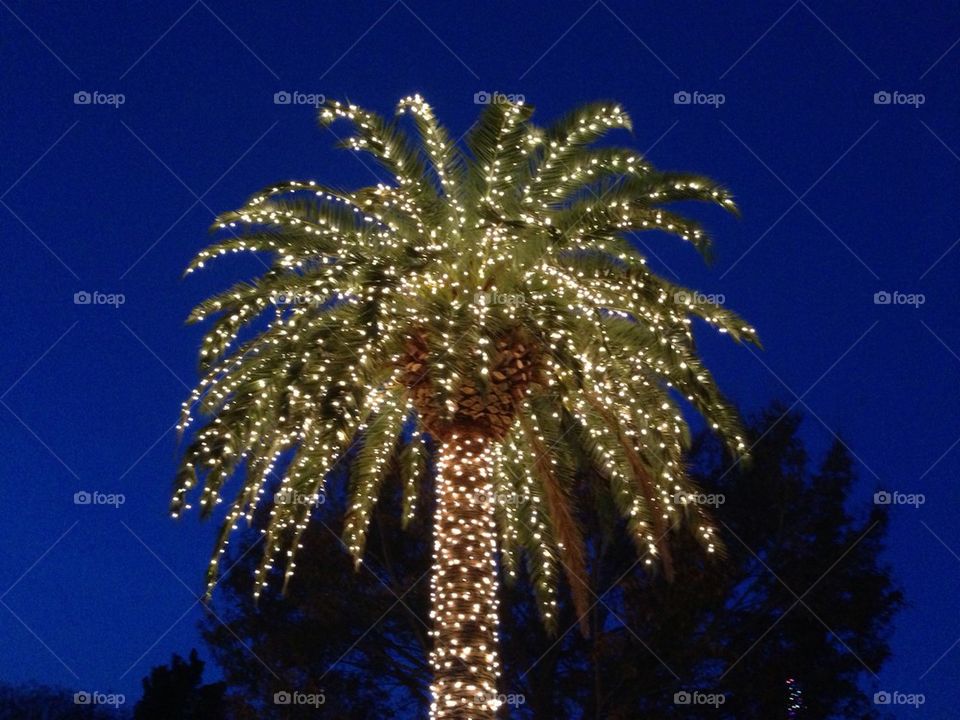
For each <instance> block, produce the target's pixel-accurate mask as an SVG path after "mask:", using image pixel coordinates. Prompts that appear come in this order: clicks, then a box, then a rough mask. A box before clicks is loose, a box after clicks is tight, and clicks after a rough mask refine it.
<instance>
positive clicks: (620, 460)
mask: <svg viewBox="0 0 960 720" xmlns="http://www.w3.org/2000/svg"><path fill="white" fill-rule="evenodd" d="M399 115H400V116H404V115H409V116H411V117H412V121H413V123H412V124H413V125H414V126H415V130H416V135H417V137H416V138H415V139H414V138H412V137H410V136H408V135H407V134H405V133H404V132H403V131H402V129H401V126H400V123H401V120H400V119H399V118H398V119H397V120H387V119H384V118H383V117H381V116H379V115H377V114H375V113H372V112H369V111H367V110H364V109H361V108H359V107H357V106H355V105H352V104H347V103H340V102H329V103H327V104H326V105H325V106H324V107H322V108H321V111H320V122H321V123H323V124H328V123H333V122H334V121H338V120H343V121H346V122H348V123H349V124H350V125H351V127H352V129H353V132H354V134H353V136H352V137H350V138H349V139H347V140H346V141H345V142H344V144H345V145H346V146H347V147H349V148H351V149H353V150H357V151H363V152H367V153H370V154H371V155H372V156H373V157H374V158H375V159H376V160H377V161H378V162H379V163H380V164H381V165H382V166H383V167H384V168H385V169H386V170H387V171H388V172H389V173H390V174H391V176H392V182H391V183H390V184H379V185H377V186H375V187H367V188H363V189H360V190H356V191H353V192H345V191H340V190H337V189H334V188H332V187H328V186H324V185H320V184H317V183H315V182H312V181H310V182H299V181H290V182H285V183H281V184H277V185H274V186H271V187H269V188H267V189H265V190H263V191H262V192H260V193H258V194H257V195H255V196H254V197H253V198H252V199H251V200H250V201H249V202H248V203H247V204H246V205H245V206H244V207H242V208H241V209H239V210H237V211H234V212H229V213H226V214H224V215H222V216H221V217H220V218H218V221H217V224H216V225H215V228H214V229H216V230H219V231H222V232H223V233H224V235H225V237H224V239H222V240H220V241H218V242H216V243H215V244H213V245H211V246H210V247H208V248H207V249H205V250H204V251H202V252H201V253H200V254H199V255H198V257H197V258H196V259H195V260H194V261H193V262H192V263H191V265H190V267H189V268H188V272H190V271H192V270H194V269H197V268H201V267H203V266H204V265H205V264H206V263H207V262H209V261H210V260H212V259H213V258H215V257H218V256H220V255H225V254H227V253H229V252H239V251H250V252H254V253H261V254H263V253H266V254H269V255H270V256H271V257H272V264H271V265H270V266H269V268H268V269H267V270H266V271H265V272H264V273H263V274H262V275H260V276H259V277H257V278H256V279H254V280H252V281H250V282H242V283H238V284H237V285H235V286H233V287H231V288H230V289H228V290H227V291H226V292H223V293H221V294H218V295H216V296H213V297H211V298H209V299H208V300H206V301H204V302H203V303H202V304H200V305H199V306H198V307H197V308H196V309H195V310H194V312H193V313H192V315H191V316H190V319H191V320H192V321H201V320H204V319H206V318H208V317H215V318H216V321H215V324H214V325H213V327H212V329H211V330H210V331H209V333H208V334H207V335H206V336H205V337H204V339H203V344H202V349H201V351H200V360H201V366H202V372H203V376H202V379H201V381H200V383H199V386H198V387H197V389H196V390H195V391H194V393H193V395H192V396H191V398H190V400H189V401H188V402H187V403H185V404H184V415H183V419H182V423H181V426H180V429H181V430H185V429H186V428H187V426H188V425H189V424H190V422H191V420H192V416H193V414H194V413H197V414H200V415H204V416H206V417H207V418H208V419H207V422H206V424H205V425H203V426H202V427H201V428H199V429H197V430H196V431H195V432H194V433H193V436H192V437H193V439H192V442H191V444H190V445H189V447H188V448H187V450H186V452H185V454H184V459H183V465H182V468H181V472H180V474H179V476H178V481H177V487H176V489H175V492H174V499H173V512H174V514H175V515H176V514H179V512H180V511H181V509H182V508H184V507H189V506H188V505H187V502H188V500H189V498H190V497H191V496H192V495H193V493H192V492H191V491H192V490H194V489H196V488H197V486H198V485H199V486H200V487H201V488H202V489H200V490H199V492H198V495H199V503H200V505H201V506H202V510H203V512H204V513H209V512H211V511H212V508H213V507H214V506H216V505H217V504H218V503H220V502H221V494H222V493H223V492H224V490H225V486H226V485H227V482H228V480H229V479H230V478H231V477H232V476H234V475H239V476H242V477H243V482H242V483H241V484H240V486H239V491H238V494H237V495H236V497H235V498H234V499H233V500H232V501H230V503H229V510H228V511H227V514H226V520H225V522H224V525H223V528H222V532H221V534H220V539H219V541H218V545H217V549H216V551H215V553H214V558H213V560H212V561H211V571H210V578H209V579H210V582H211V583H213V582H214V581H215V577H216V568H217V564H218V557H219V555H220V554H222V553H223V552H224V549H225V546H226V544H227V542H228V539H229V535H230V533H231V530H233V529H235V528H236V527H237V526H238V523H239V522H240V521H241V519H242V518H246V519H247V520H248V521H250V520H252V517H253V514H254V511H255V510H256V508H257V507H258V505H259V504H260V503H261V502H262V501H264V500H266V499H268V498H270V497H271V496H272V497H273V499H274V502H273V506H272V509H270V517H269V522H268V524H267V526H266V528H265V530H264V532H265V550H264V554H263V560H262V562H261V563H260V568H259V570H258V571H257V575H258V577H257V580H258V585H260V586H265V585H267V580H268V576H269V575H270V571H271V570H272V569H273V568H274V563H275V562H276V561H277V558H278V557H279V556H286V557H285V558H284V562H285V564H284V567H283V569H284V571H285V574H286V576H287V577H289V576H290V575H291V574H292V573H293V571H294V566H295V553H296V550H297V548H298V540H299V538H300V535H301V533H302V532H303V531H304V529H305V527H306V526H307V524H308V521H309V519H310V516H311V512H312V510H313V509H314V506H315V504H316V503H317V502H318V501H319V500H320V498H321V497H322V494H323V492H324V483H325V481H326V478H327V476H328V475H329V474H330V471H331V470H332V469H333V468H334V466H335V465H336V464H337V463H340V462H345V463H347V464H348V466H349V469H350V487H349V501H348V516H347V519H346V524H345V537H344V542H345V544H346V545H347V546H348V548H349V550H350V552H351V553H353V554H354V555H355V556H356V557H357V558H358V560H359V558H360V556H361V554H362V552H363V548H364V539H365V536H366V531H367V524H368V520H369V518H370V515H371V511H372V508H373V506H374V504H375V503H376V502H377V496H378V493H379V489H380V484H381V482H382V480H383V479H384V477H385V476H386V475H387V474H388V473H389V472H390V471H391V469H392V468H396V469H397V471H398V473H399V476H400V477H401V482H402V483H403V487H404V513H405V515H406V516H407V517H411V516H412V515H413V514H414V512H415V509H416V507H417V504H418V503H421V502H423V500H422V499H421V498H420V497H418V492H419V491H420V489H421V487H422V485H423V483H421V482H420V478H421V476H422V475H423V473H424V471H425V468H426V466H427V465H428V459H429V453H428V452H427V446H426V445H425V435H428V436H430V438H431V440H432V441H436V442H447V441H449V440H450V439H451V438H457V437H460V438H463V437H472V436H476V437H483V438H487V439H488V440H489V442H490V447H489V453H490V462H491V463H492V467H493V471H492V473H491V474H490V476H491V477H492V484H491V485H490V486H488V487H492V489H493V492H494V493H495V496H496V498H495V501H494V503H493V504H494V507H495V509H494V511H493V512H494V513H495V521H496V538H495V539H496V550H497V551H498V552H499V557H500V560H501V563H502V567H503V568H504V572H505V573H506V574H507V575H508V576H512V575H514V574H516V573H517V572H518V570H519V567H520V564H521V562H526V567H527V569H528V572H529V573H530V576H531V577H532V578H533V580H534V586H535V588H536V592H537V596H538V601H539V606H540V609H541V613H542V616H543V618H544V620H545V621H546V622H547V624H548V625H551V626H552V625H553V623H554V622H555V619H556V618H555V617H554V614H555V608H554V605H555V592H556V580H557V578H558V576H559V575H560V574H561V573H562V572H565V573H566V574H567V575H568V576H569V578H570V584H571V589H572V591H573V595H574V597H575V599H577V604H578V605H580V606H582V605H583V600H584V594H583V593H584V586H583V581H582V579H581V578H582V574H583V573H582V571H583V565H584V556H585V551H584V550H583V545H582V539H581V537H580V534H579V530H578V521H577V519H576V518H577V513H578V512H579V510H578V509H577V508H576V507H575V503H574V498H575V495H576V490H575V483H574V478H575V477H584V472H583V471H585V470H588V471H589V475H588V477H592V478H595V479H596V484H597V488H596V492H597V493H600V494H605V495H606V496H607V497H608V498H609V499H610V500H611V501H612V503H613V504H614V505H615V506H616V508H618V510H619V512H620V513H621V514H622V516H623V518H624V519H625V524H626V527H627V530H628V531H629V533H630V534H631V536H632V537H633V538H634V540H635V542H636V545H637V547H638V550H639V552H640V553H641V554H642V555H643V556H645V557H646V562H648V563H653V562H656V561H657V559H659V561H660V563H661V564H662V566H663V568H664V570H665V571H666V572H668V573H669V572H670V556H669V551H668V548H667V543H666V540H667V538H668V535H669V532H670V530H671V529H672V528H674V527H677V526H678V525H679V524H680V523H681V522H682V521H684V520H688V521H690V522H692V527H693V529H694V532H696V534H697V536H698V537H699V538H700V539H701V540H702V542H703V544H704V546H705V547H706V549H707V550H708V551H711V552H712V551H714V550H715V548H717V547H718V543H717V540H716V539H715V537H714V531H713V528H712V526H711V525H710V523H709V521H708V519H707V518H706V517H705V516H704V515H703V513H702V511H701V508H700V507H699V506H698V505H697V504H696V503H691V502H687V499H688V497H689V494H690V493H692V492H694V491H695V488H694V487H693V486H692V484H691V481H690V479H689V478H688V477H687V475H686V473H685V471H684V466H683V462H682V451H683V449H684V447H685V444H686V443H687V441H688V438H687V434H688V429H687V424H686V422H685V420H684V417H683V415H682V405H683V404H684V403H685V402H686V403H689V404H690V405H692V406H693V407H694V408H695V409H696V410H697V411H698V412H699V413H700V414H701V415H702V416H703V417H704V418H705V420H706V421H707V423H708V424H709V425H710V426H711V427H712V428H713V429H714V430H715V431H716V432H718V433H719V434H720V435H721V436H722V437H723V438H724V440H725V441H726V443H727V444H728V446H729V448H730V449H731V450H732V451H733V452H735V453H738V452H742V451H743V450H744V442H743V436H742V432H741V429H740V426H739V423H738V420H737V415H736V413H735V411H734V409H733V408H732V406H731V405H730V404H728V403H727V402H726V401H725V400H724V398H723V396H722V395H721V394H720V392H719V391H718V390H717V388H716V386H715V384H714V382H713V380H712V378H711V375H710V373H709V372H708V371H707V370H706V368H705V367H704V366H703V364H702V363H701V360H700V358H699V357H698V355H697V351H696V348H695V344H694V339H693V335H692V333H691V325H692V319H693V318H700V319H701V320H703V321H705V322H706V323H708V324H709V325H712V326H714V327H716V328H717V329H718V330H719V331H720V332H722V333H727V334H730V335H731V336H733V337H734V338H736V339H738V340H748V341H751V342H756V338H755V333H754V331H753V329H752V328H751V327H749V326H748V325H747V324H746V323H745V322H744V321H743V320H741V319H740V318H739V317H738V316H736V315H735V314H734V313H732V312H730V311H729V310H726V309H724V308H721V307H718V306H717V305H715V304H712V303H711V302H708V301H707V299H705V298H704V297H703V296H702V295H700V294H698V293H695V292H692V291H687V290H686V289H684V288H682V287H679V286H676V285H674V284H672V283H670V282H667V281H666V280H664V279H663V278H662V277H659V276H658V275H656V274H655V273H653V272H652V271H651V270H650V269H649V268H648V266H647V264H646V261H645V259H644V258H643V257H642V256H641V255H640V254H639V253H638V252H637V250H636V248H635V247H634V245H633V244H631V242H630V241H629V240H628V234H629V233H632V232H639V231H645V230H657V231H661V232H664V233H670V234H673V235H677V236H679V237H680V238H682V239H683V240H686V241H688V242H689V243H691V244H692V245H693V246H694V247H695V248H697V249H698V250H699V251H701V252H702V253H704V254H708V253H709V249H710V242H709V238H708V236H707V234H706V232H705V231H704V230H703V229H702V228H701V227H700V226H699V225H698V224H697V223H696V222H694V221H692V220H690V219H688V218H686V217H683V216H681V215H678V214H675V213H674V212H671V211H669V210H668V209H665V206H666V205H668V204H670V203H673V202H675V201H684V200H701V201H708V202H710V203H715V204H717V205H719V206H721V207H723V208H725V209H727V210H731V211H734V210H735V205H734V202H733V200H732V198H731V196H730V193H729V192H728V191H727V190H725V189H724V188H723V187H721V186H719V185H718V184H716V183H715V182H713V181H712V180H710V179H708V178H704V177H699V176H695V175H689V174H680V173H672V172H660V171H657V170H655V169H654V168H653V167H651V165H650V164H649V163H648V162H647V161H646V160H645V159H644V158H643V157H641V156H640V155H638V154H637V153H636V152H634V151H633V150H631V149H628V148H622V147H615V146H611V145H607V144H605V145H603V146H597V145H596V143H595V141H597V140H598V139H600V138H601V137H602V136H604V135H606V134H607V133H608V132H609V131H611V130H618V129H629V128H630V119H629V117H628V115H627V114H626V113H625V112H624V111H623V110H622V109H621V108H620V107H619V106H618V105H617V104H615V103H612V102H600V103H594V104H588V105H585V106H582V107H579V108H578V109H576V110H575V111H574V112H572V113H570V114H569V115H568V116H567V117H565V118H563V119H562V120H560V121H559V122H557V123H556V124H555V125H553V126H552V127H550V128H548V129H541V128H539V127H537V126H535V125H534V124H533V123H532V122H531V115H532V109H531V108H530V107H529V106H526V105H523V104H511V103H492V104H490V105H489V106H487V107H486V108H485V109H484V111H483V113H482V114H481V117H480V118H479V120H478V121H477V123H476V124H475V126H474V127H473V129H472V130H471V132H470V133H469V135H468V136H467V139H466V141H465V142H464V143H462V144H461V143H459V142H455V141H453V140H452V139H451V136H450V135H449V133H448V132H447V131H446V130H445V129H444V128H443V127H442V126H440V125H439V124H438V123H437V121H436V119H435V116H434V114H433V111H432V109H431V107H430V106H429V105H428V104H427V103H426V102H424V100H423V99H421V98H420V97H419V96H413V97H407V98H405V99H404V100H402V101H401V102H400V104H399ZM484 452H486V450H485V451H484ZM274 470H277V471H278V474H280V475H282V479H281V481H280V482H279V484H278V485H276V484H275V483H272V482H271V475H272V473H273V471H274ZM487 491H489V489H488V490H487ZM431 504H432V502H431ZM524 551H526V552H524ZM258 591H259V590H258Z"/></svg>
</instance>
